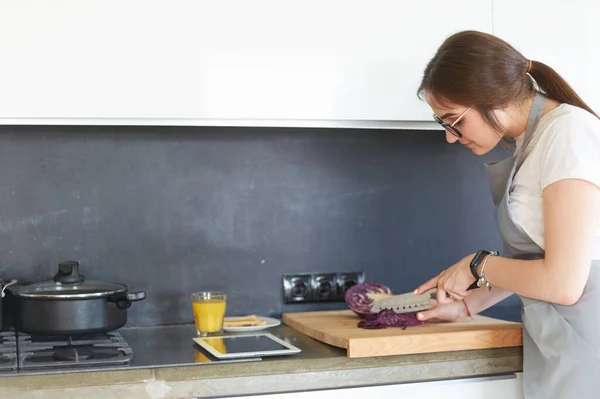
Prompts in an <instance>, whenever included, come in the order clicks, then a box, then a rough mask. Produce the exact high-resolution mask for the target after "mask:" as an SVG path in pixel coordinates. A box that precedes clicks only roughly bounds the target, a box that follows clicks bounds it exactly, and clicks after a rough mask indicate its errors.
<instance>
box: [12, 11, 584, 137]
mask: <svg viewBox="0 0 600 399" xmlns="http://www.w3.org/2000/svg"><path fill="white" fill-rule="evenodd" d="M496 3H502V5H497V6H496V7H497V9H498V10H499V12H502V11H503V10H506V11H508V9H509V8H510V7H509V6H505V5H504V2H496ZM506 3H515V4H516V2H512V1H507V2H506ZM537 3H540V4H541V2H537ZM555 3H558V2H555ZM564 3H565V4H567V3H568V4H572V2H564ZM545 4H546V3H545ZM524 7H525V8H529V7H530V6H528V5H526V4H525V3H524V2H522V1H521V2H519V9H520V10H519V12H520V13H522V16H521V17H519V18H520V19H522V20H523V21H524V22H526V24H524V25H522V26H523V27H522V29H525V28H527V29H529V28H530V27H531V29H532V30H533V26H534V22H535V21H533V20H531V18H532V17H531V16H532V15H535V13H534V14H532V13H529V12H526V11H525V10H523V8H524ZM541 8H543V7H541ZM538 15H539V14H538ZM535 18H542V17H535ZM572 18H575V16H573V17H572ZM540 22H541V21H540ZM571 22H572V21H571ZM497 24H498V25H499V26H502V25H505V26H506V29H504V30H508V27H509V23H504V22H502V18H500V19H499V20H498V21H497ZM510 26H512V27H519V26H520V24H514V23H510ZM577 27H578V25H577V24H573V25H569V27H568V28H566V29H564V30H563V29H560V31H561V32H564V33H560V34H559V33H558V31H559V30H558V29H557V33H555V34H554V36H553V37H559V36H560V35H566V36H565V37H566V38H565V39H564V40H563V41H562V42H560V45H561V46H562V47H563V50H564V51H563V52H562V53H563V54H557V56H560V55H563V56H564V54H565V53H566V52H569V51H577V56H578V57H579V56H580V55H581V54H582V53H584V49H583V48H581V49H580V48H579V47H577V46H576V44H575V43H572V42H571V39H573V41H574V42H576V40H574V38H575V37H579V34H580V32H579V31H576V32H574V33H572V32H571V31H572V29H574V28H577ZM464 29H476V30H481V31H486V32H492V1H491V0H485V1H481V0H454V1H451V2H448V1H445V0H435V1H434V0H429V1H423V2H403V1H397V0H303V1H278V0H254V1H249V0H221V1H215V0H213V1H207V0H195V1H194V0H169V1H166V0H162V1H160V0H129V1H120V0H102V1H95V0H90V1H80V0H61V1H52V2H48V1H42V0H21V1H9V0H0V123H15V122H18V123H57V121H59V122H60V123H99V124H100V123H107V124H111V123H113V122H114V121H118V123H125V124H146V123H155V122H156V123H166V124H170V123H175V124H180V123H181V124H200V125H201V124H217V123H221V124H229V123H230V124H257V123H258V124H261V123H264V124H265V125H269V124H272V125H277V124H281V125H285V124H286V122H285V121H295V123H296V124H299V125H304V124H306V125H310V124H311V123H312V125H317V126H318V125H319V124H323V125H327V123H328V122H331V121H377V122H407V121H417V122H419V121H421V122H422V121H427V122H430V121H431V110H430V109H429V107H428V106H427V105H426V104H425V103H423V102H421V101H420V100H419V99H418V98H417V96H416V89H417V87H418V85H419V83H420V79H421V75H422V72H423V69H424V68H425V65H426V63H427V61H428V60H429V59H430V58H431V57H432V56H433V54H434V52H435V50H436V49H437V47H438V46H439V45H440V44H441V43H442V41H443V40H444V39H445V38H446V37H447V36H448V35H450V34H451V33H454V32H456V31H459V30H464ZM582 29H584V28H582ZM533 31H534V32H535V30H533ZM536 35H538V36H539V35H540V34H539V33H536ZM508 36H509V37H508V38H509V39H510V38H511V35H508ZM513 37H514V36H513ZM517 37H518V38H521V35H517ZM536 37H537V36H536ZM522 43H523V45H524V46H526V47H528V46H530V45H533V46H534V48H535V46H537V44H538V41H525V42H522ZM517 44H518V43H517ZM567 44H568V45H569V46H566V45H567ZM549 45H551V43H550V44H549ZM573 46H574V47H573ZM571 48H573V50H570V49H571ZM526 50H529V48H526ZM530 54H531V53H530ZM532 55H533V56H534V57H535V54H532ZM540 58H541V57H540ZM578 60H582V59H581V58H576V60H575V61H571V62H573V63H574V64H576V66H579V67H581V64H580V63H579V62H578ZM548 61H549V63H551V64H552V61H553V60H548ZM568 65H569V64H567V66H568ZM567 72H571V70H568V71H567ZM577 78H578V76H577V74H576V73H575V74H574V79H577ZM574 83H576V84H579V85H581V86H583V87H584V86H585V82H584V81H582V80H579V81H574ZM161 120H163V121H162V122H161ZM86 121H87V122H86ZM89 121H93V122H89ZM148 121H150V122H148ZM261 121H262V122H261ZM319 121H320V122H319Z"/></svg>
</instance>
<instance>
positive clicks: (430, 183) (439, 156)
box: [0, 126, 519, 325]
mask: <svg viewBox="0 0 600 399" xmlns="http://www.w3.org/2000/svg"><path fill="white" fill-rule="evenodd" d="M506 156H507V153H506V152H503V151H502V150H497V151H494V152H493V153H492V154H490V155H487V156H485V157H476V156H474V155H472V154H471V153H470V151H469V150H467V149H465V148H463V147H462V146H459V145H452V146H451V145H447V144H446V142H445V140H444V134H443V133H442V132H439V131H435V132H434V131H397V130H352V129H292V128H205V127H83V126H81V127H73V126H69V127H44V126H39V127H36V126H18V127H0V170H1V171H2V172H1V173H0V242H1V243H2V244H1V246H0V276H3V277H4V278H5V279H9V278H17V279H19V280H20V281H22V282H34V281H40V280H46V279H49V278H51V277H52V276H53V275H54V273H55V272H56V268H57V264H58V262H60V261H62V260H77V261H79V262H80V263H81V269H82V272H83V274H85V276H86V278H87V279H100V280H109V281H115V282H119V283H123V284H126V285H128V286H129V289H130V290H131V291H138V290H145V291H146V292H147V299H146V300H145V301H143V302H141V303H135V304H134V305H132V307H131V309H130V312H129V325H155V324H170V323H182V322H190V321H191V320H192V313H191V305H190V294H191V293H192V292H194V291H200V290H224V291H226V292H227V293H228V296H229V298H228V311H227V313H228V314H230V315H235V314H248V313H257V314H262V315H274V316H279V315H280V314H281V313H282V312H287V311H304V310H320V309H323V310H325V309H339V308H343V307H344V304H343V303H311V304H297V305H285V304H284V303H283V297H282V287H281V277H282V274H284V273H293V272H313V271H318V272H338V271H356V270H363V271H365V273H366V276H367V280H369V281H379V282H382V283H385V284H387V285H388V286H390V287H391V288H392V290H393V291H394V292H397V293H400V292H404V291H408V290H412V289H414V288H415V287H416V286H417V285H419V284H420V283H422V282H424V281H425V280H426V279H428V278H430V277H432V276H433V275H435V274H436V273H437V272H439V271H441V270H442V269H443V268H445V267H448V266H449V265H451V264H452V263H454V262H455V261H457V260H458V259H460V258H461V257H463V256H465V255H467V254H469V253H472V252H475V251H476V250H477V249H480V248H500V242H501V241H500V237H499V234H498V232H497V230H496V227H495V220H494V215H493V206H492V204H491V198H490V195H489V190H488V187H487V181H486V178H485V174H484V170H483V163H484V162H485V161H487V160H490V159H499V158H504V157H506ZM518 306H519V301H518V298H516V297H514V296H513V298H510V299H509V300H507V301H505V302H504V303H502V304H501V305H499V306H496V307H495V308H494V309H493V311H495V312H496V314H492V313H489V314H492V315H498V316H499V317H504V318H507V319H516V318H518V314H519V310H518Z"/></svg>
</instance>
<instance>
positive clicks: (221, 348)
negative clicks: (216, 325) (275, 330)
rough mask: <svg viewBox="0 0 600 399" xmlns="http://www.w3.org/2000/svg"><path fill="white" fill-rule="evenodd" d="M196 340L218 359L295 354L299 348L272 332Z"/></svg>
mask: <svg viewBox="0 0 600 399" xmlns="http://www.w3.org/2000/svg"><path fill="white" fill-rule="evenodd" d="M194 341H195V342H196V343H197V344H198V345H200V346H201V347H202V348H203V349H205V350H206V351H208V352H209V353H210V354H211V355H213V356H214V357H216V358H217V359H232V358H241V357H264V356H281V355H293V354H296V353H299V352H300V349H299V348H296V347H295V346H294V345H291V344H290V343H288V342H285V341H284V340H282V339H280V338H277V337H276V336H274V335H273V334H270V333H254V334H236V335H221V336H209V337H195V338H194Z"/></svg>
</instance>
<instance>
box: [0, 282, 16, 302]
mask: <svg viewBox="0 0 600 399" xmlns="http://www.w3.org/2000/svg"><path fill="white" fill-rule="evenodd" d="M14 284H17V280H10V282H9V283H8V284H6V285H5V286H4V287H2V291H0V293H1V294H0V298H4V296H5V295H6V294H5V293H4V290H5V289H6V287H8V286H11V285H14Z"/></svg>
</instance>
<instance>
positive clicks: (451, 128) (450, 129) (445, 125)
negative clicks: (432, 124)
mask: <svg viewBox="0 0 600 399" xmlns="http://www.w3.org/2000/svg"><path fill="white" fill-rule="evenodd" d="M471 108H473V107H472V106H471V107H469V108H467V110H466V111H465V112H463V113H462V114H460V116H459V117H458V118H457V119H456V120H455V121H454V122H453V123H452V124H450V123H447V122H444V121H443V120H442V119H441V118H440V117H439V116H437V115H436V114H433V119H435V121H436V122H437V123H439V124H440V125H442V127H443V128H444V129H446V131H448V132H450V134H452V135H454V136H456V137H458V138H461V137H462V133H461V132H459V131H458V129H457V128H455V127H454V125H456V124H457V123H458V122H459V121H460V120H461V119H462V117H463V116H465V115H466V114H467V112H469V110H470V109H471Z"/></svg>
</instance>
